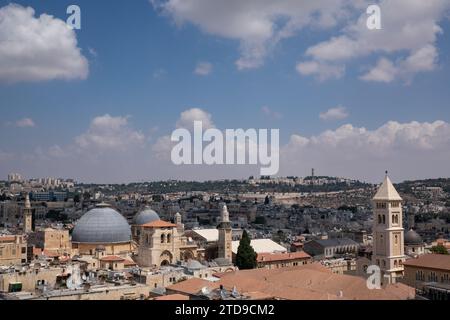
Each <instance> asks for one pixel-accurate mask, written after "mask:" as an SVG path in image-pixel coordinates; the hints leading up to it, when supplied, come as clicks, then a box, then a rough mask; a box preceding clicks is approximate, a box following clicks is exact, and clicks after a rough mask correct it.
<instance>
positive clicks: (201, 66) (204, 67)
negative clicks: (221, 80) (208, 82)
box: [194, 62, 213, 76]
mask: <svg viewBox="0 0 450 320" xmlns="http://www.w3.org/2000/svg"><path fill="white" fill-rule="evenodd" d="M212 71H213V65H212V63H210V62H199V63H198V64H197V66H196V67H195V70H194V73H195V74H196V75H199V76H207V75H209V74H210V73H211V72H212Z"/></svg>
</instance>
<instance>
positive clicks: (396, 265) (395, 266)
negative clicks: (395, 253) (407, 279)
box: [394, 260, 398, 268]
mask: <svg viewBox="0 0 450 320" xmlns="http://www.w3.org/2000/svg"><path fill="white" fill-rule="evenodd" d="M397 267H398V262H397V260H394V268H397Z"/></svg>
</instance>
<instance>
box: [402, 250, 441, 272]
mask: <svg viewBox="0 0 450 320" xmlns="http://www.w3.org/2000/svg"><path fill="white" fill-rule="evenodd" d="M403 265H404V266H411V267H422V268H429V269H439V270H446V271H450V255H445V254H426V255H423V256H420V257H419V258H417V259H409V260H406V261H405V262H404V263H403Z"/></svg>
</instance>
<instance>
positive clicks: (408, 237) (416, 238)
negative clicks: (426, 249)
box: [405, 229, 423, 245]
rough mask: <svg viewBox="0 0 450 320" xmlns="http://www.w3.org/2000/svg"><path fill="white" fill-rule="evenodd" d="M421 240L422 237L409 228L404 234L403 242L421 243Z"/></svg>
mask: <svg viewBox="0 0 450 320" xmlns="http://www.w3.org/2000/svg"><path fill="white" fill-rule="evenodd" d="M422 243H423V240H422V237H421V236H420V235H419V234H418V233H417V232H415V231H414V230H413V229H411V230H409V231H408V232H407V233H406V234H405V244H406V245H408V244H410V245H411V244H412V245H414V244H422Z"/></svg>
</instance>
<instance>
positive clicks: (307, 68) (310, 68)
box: [297, 61, 345, 81]
mask: <svg viewBox="0 0 450 320" xmlns="http://www.w3.org/2000/svg"><path fill="white" fill-rule="evenodd" d="M297 71H298V73H300V74H301V75H304V76H314V77H315V78H316V79H317V80H319V81H324V80H328V79H339V78H342V76H344V74H345V67H344V66H342V65H336V64H327V63H323V62H321V63H319V62H317V61H305V62H299V63H298V64H297Z"/></svg>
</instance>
